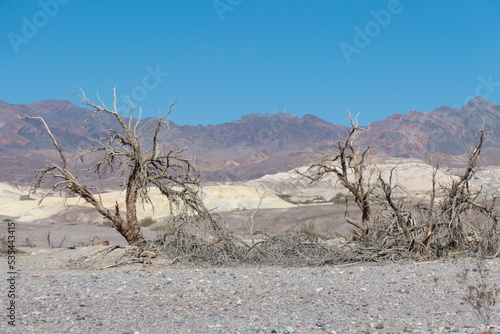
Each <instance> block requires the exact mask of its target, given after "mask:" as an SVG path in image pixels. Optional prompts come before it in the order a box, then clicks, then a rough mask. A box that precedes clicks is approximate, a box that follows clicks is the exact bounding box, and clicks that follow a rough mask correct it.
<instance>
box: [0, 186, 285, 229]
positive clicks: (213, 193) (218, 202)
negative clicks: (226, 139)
mask: <svg viewBox="0 0 500 334" xmlns="http://www.w3.org/2000/svg"><path fill="white" fill-rule="evenodd" d="M203 193H204V195H203V197H204V203H205V205H206V206H207V208H208V209H210V210H212V209H213V210H216V211H231V210H245V209H247V210H250V209H254V208H256V207H257V206H258V204H259V195H258V193H257V192H256V190H254V189H249V188H245V187H236V186H211V187H205V188H204V189H203ZM27 194H28V190H27V189H23V188H17V187H16V186H15V185H13V184H7V183H0V212H1V214H2V215H6V216H11V217H19V218H18V219H17V220H18V221H20V222H32V221H35V220H39V219H44V218H49V217H51V216H53V215H56V214H58V213H61V212H62V211H64V210H67V209H68V207H70V206H86V207H91V205H90V204H88V203H86V202H84V201H83V200H81V199H79V198H77V197H70V198H66V199H63V198H60V197H47V198H45V200H44V201H43V202H42V203H41V204H40V205H38V198H39V197H40V196H41V193H38V194H35V195H34V196H32V197H34V198H36V199H34V200H21V196H23V195H27ZM263 196H264V197H263V200H262V204H261V207H262V208H288V207H293V206H294V205H292V204H290V203H287V202H285V201H283V200H282V199H281V198H279V197H277V196H276V195H274V194H270V193H265V194H264V195H263ZM124 197H125V193H124V192H120V191H114V192H109V193H104V194H102V195H101V198H102V201H103V204H104V206H105V207H107V208H108V209H110V210H114V207H115V203H116V202H118V205H119V207H120V208H121V210H124V209H125V201H124ZM150 197H151V200H152V202H153V205H154V210H153V207H152V206H151V205H150V204H148V203H145V204H144V206H142V205H138V208H137V213H138V216H139V218H140V219H141V218H144V217H147V216H151V217H153V218H155V219H158V218H162V217H166V216H168V215H169V212H168V211H169V210H168V201H167V199H166V198H165V197H164V196H163V195H162V194H161V193H160V192H159V191H158V190H157V189H154V188H153V189H151V190H150Z"/></svg>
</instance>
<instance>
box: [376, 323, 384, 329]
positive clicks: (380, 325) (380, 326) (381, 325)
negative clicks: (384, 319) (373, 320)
mask: <svg viewBox="0 0 500 334" xmlns="http://www.w3.org/2000/svg"><path fill="white" fill-rule="evenodd" d="M375 328H376V329H382V328H384V324H377V326H375Z"/></svg>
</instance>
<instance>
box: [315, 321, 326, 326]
mask: <svg viewBox="0 0 500 334" xmlns="http://www.w3.org/2000/svg"><path fill="white" fill-rule="evenodd" d="M316 327H321V328H323V327H325V324H324V323H323V322H322V321H319V320H318V321H316Z"/></svg>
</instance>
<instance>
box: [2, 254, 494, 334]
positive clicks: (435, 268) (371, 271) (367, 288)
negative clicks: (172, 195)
mask: <svg viewBox="0 0 500 334" xmlns="http://www.w3.org/2000/svg"><path fill="white" fill-rule="evenodd" d="M34 254H35V253H34ZM33 257H35V256H34V255H33V256H30V258H33ZM21 261H22V258H21ZM24 261H26V259H25V260H24ZM26 263H28V262H26ZM473 267H474V261H473V260H471V259H460V260H457V261H447V262H432V263H402V264H382V265H380V264H378V265H367V264H354V265H338V266H326V267H317V268H277V267H267V268H203V269H194V268H192V269H176V268H168V267H164V266H161V265H154V264H152V265H146V266H145V265H142V264H137V265H135V266H128V267H118V268H114V270H110V269H108V270H92V271H88V270H87V271H86V270H67V269H64V270H57V269H54V268H45V269H44V268H40V267H36V266H32V267H27V266H25V267H23V270H22V271H21V273H20V274H19V275H18V277H17V280H16V290H17V291H16V292H17V295H16V326H15V327H12V326H9V325H8V324H7V319H6V316H3V317H2V322H1V323H0V332H1V333H119V334H125V333H130V334H146V333H403V332H409V333H431V332H434V333H443V332H452V333H453V332H456V333H500V327H495V325H496V326H498V325H499V321H500V314H499V312H500V308H499V306H500V305H496V306H495V307H496V308H495V309H494V310H493V312H492V315H493V316H492V323H491V325H493V326H490V327H488V328H487V327H485V326H484V324H483V323H482V322H481V321H479V320H478V318H477V317H476V316H475V315H474V313H473V310H472V308H471V307H470V306H469V305H468V304H466V303H465V302H463V300H462V299H461V297H462V296H463V295H464V293H465V292H466V287H465V286H464V285H463V284H460V283H458V280H457V277H456V274H457V273H458V272H462V271H463V270H464V269H465V268H473ZM486 267H487V268H488V269H489V270H490V271H489V272H490V277H489V279H490V281H488V284H490V285H491V284H493V282H500V259H496V260H486ZM473 273H474V272H473ZM2 284H3V285H2V291H3V292H2V294H1V297H0V302H1V305H2V309H3V310H4V311H3V312H4V313H6V305H7V303H8V299H7V293H6V289H7V286H6V283H5V280H3V283H2Z"/></svg>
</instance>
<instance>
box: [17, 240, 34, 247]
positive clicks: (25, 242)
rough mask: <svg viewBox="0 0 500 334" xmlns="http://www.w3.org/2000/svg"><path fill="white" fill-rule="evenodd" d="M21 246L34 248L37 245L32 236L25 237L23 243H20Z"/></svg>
mask: <svg viewBox="0 0 500 334" xmlns="http://www.w3.org/2000/svg"><path fill="white" fill-rule="evenodd" d="M20 246H21V247H28V248H34V247H36V246H35V244H34V243H33V242H31V240H30V238H26V239H24V241H23V243H22V244H21V245H20Z"/></svg>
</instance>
